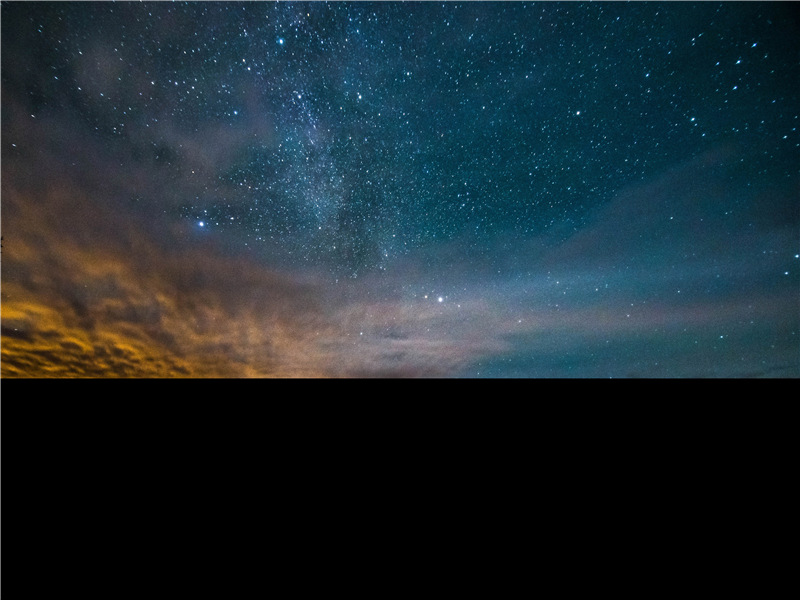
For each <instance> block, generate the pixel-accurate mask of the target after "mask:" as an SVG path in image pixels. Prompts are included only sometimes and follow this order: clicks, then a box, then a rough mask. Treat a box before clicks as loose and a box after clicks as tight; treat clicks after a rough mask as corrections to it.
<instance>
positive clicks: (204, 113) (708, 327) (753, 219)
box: [0, 2, 800, 378]
mask: <svg viewBox="0 0 800 600" xmlns="http://www.w3.org/2000/svg"><path fill="white" fill-rule="evenodd" d="M795 9H796V5H795V4H794V3H782V2H764V3H761V2H746V3H744V2H742V3H740V2H737V3H712V2H699V3H691V2H669V3H660V2H641V3H617V2H595V3H583V2H467V3H458V2H439V3H435V2H310V3H294V2H255V3H241V2H188V3H166V2H142V3H106V2H99V3H97V2H95V3H88V2H56V3H49V2H4V3H2V4H0V11H1V12H0V16H2V213H1V216H2V233H3V251H2V296H1V298H0V299H1V300H2V314H1V315H0V317H1V320H2V357H1V358H2V364H1V365H0V369H1V374H2V376H5V377H41V376H60V377H107V376H123V377H186V376H189V377H269V376H276V377H463V378H467V377H537V378H546V377H578V378H581V377H797V376H798V375H800V312H799V308H800V307H799V305H798V292H800V214H799V213H798V199H799V195H800V194H799V193H800V185H799V182H800V177H798V176H799V175H800V173H799V172H798V166H799V165H800V160H799V159H800V133H799V132H798V127H800V103H799V102H798V93H799V92H800V85H798V83H800V77H799V75H800V42H799V41H798V40H800V35H798V34H800V31H798V17H797V11H796V10H795Z"/></svg>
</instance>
